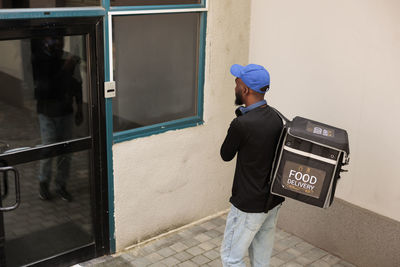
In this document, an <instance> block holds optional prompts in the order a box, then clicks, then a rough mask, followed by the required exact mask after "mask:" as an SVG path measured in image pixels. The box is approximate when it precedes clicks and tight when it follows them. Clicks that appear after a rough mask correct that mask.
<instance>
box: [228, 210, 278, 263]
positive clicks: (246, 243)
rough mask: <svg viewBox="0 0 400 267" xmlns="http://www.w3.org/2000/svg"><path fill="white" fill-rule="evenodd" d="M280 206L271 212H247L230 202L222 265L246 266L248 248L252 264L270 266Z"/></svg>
mask: <svg viewBox="0 0 400 267" xmlns="http://www.w3.org/2000/svg"><path fill="white" fill-rule="evenodd" d="M280 206H281V205H278V206H277V207H275V208H273V209H272V210H270V211H269V212H268V213H247V212H243V211H241V210H239V209H237V208H236V207H235V206H233V205H232V206H231V210H230V212H229V214H228V218H227V220H226V227H225V233H224V240H223V241H222V245H221V259H222V264H223V266H246V264H245V262H244V258H245V256H246V252H247V251H248V252H249V257H250V262H251V266H257V267H258V266H269V262H270V258H271V254H272V248H273V245H274V234H275V227H276V221H277V219H278V216H277V215H278V211H279V208H280Z"/></svg>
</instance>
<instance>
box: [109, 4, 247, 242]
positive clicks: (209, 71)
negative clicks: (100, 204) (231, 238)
mask: <svg viewBox="0 0 400 267" xmlns="http://www.w3.org/2000/svg"><path fill="white" fill-rule="evenodd" d="M238 18H240V20H239V19H238ZM249 21H250V5H249V2H248V0H240V1H238V0H235V1H231V0H223V1H222V0H218V1H209V12H208V18H207V41H206V42H207V44H206V70H205V86H204V121H205V122H204V125H201V126H197V127H192V128H187V129H182V130H177V131H170V132H167V133H163V134H159V135H153V136H150V137H145V138H139V139H135V140H132V141H129V142H123V143H119V144H116V145H114V146H113V156H114V159H113V162H114V185H115V203H114V204H115V229H116V233H115V234H116V242H117V250H121V249H123V248H124V247H126V246H129V245H132V244H134V243H135V242H138V241H140V240H143V239H146V238H148V237H150V236H154V235H157V234H158V233H161V232H164V231H165V230H167V229H170V228H176V227H178V226H181V225H184V224H187V223H190V222H192V221H195V220H197V219H200V218H203V217H205V216H207V215H210V214H214V213H216V212H218V211H221V210H223V209H226V208H227V207H228V206H229V204H228V198H229V194H230V190H231V185H232V178H233V166H234V162H231V163H224V162H222V160H221V159H220V156H219V148H220V145H221V143H222V140H223V138H224V137H225V134H226V130H227V128H228V126H229V123H230V121H231V120H232V119H233V116H234V113H233V112H234V109H235V107H234V105H233V102H234V80H233V78H232V77H231V75H230V74H229V67H230V65H231V64H233V63H241V64H244V63H246V62H247V61H248V51H249V41H248V39H249Z"/></svg>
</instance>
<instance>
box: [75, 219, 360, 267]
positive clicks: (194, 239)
mask: <svg viewBox="0 0 400 267" xmlns="http://www.w3.org/2000/svg"><path fill="white" fill-rule="evenodd" d="M225 220H226V215H222V216H219V217H216V218H214V219H211V220H209V221H207V222H203V223H201V224H198V225H194V226H191V227H188V228H186V229H183V230H181V231H178V232H176V233H173V234H170V235H168V236H166V237H162V238H159V239H157V240H154V241H151V242H148V243H146V244H144V245H141V246H138V247H135V248H132V249H129V250H126V251H123V252H121V253H118V254H115V255H112V256H104V257H100V258H97V259H94V260H91V261H88V262H84V263H81V264H79V265H76V267H78V266H84V267H89V266H96V267H106V266H107V267H108V266H118V267H126V266H180V267H190V266H222V264H221V260H220V254H219V250H220V245H221V241H222V237H223V232H224V228H225ZM272 255H273V256H272V259H271V266H272V267H275V266H282V267H298V266H311V267H330V266H334V267H351V266H353V267H354V265H352V264H350V263H348V262H346V261H344V260H342V259H340V258H338V257H336V256H334V255H331V254H329V253H328V252H327V251H324V250H321V249H319V248H317V247H314V246H312V245H311V244H309V243H307V242H305V241H304V240H302V239H300V238H298V237H296V236H294V235H291V234H289V233H287V232H285V231H283V230H281V229H277V232H276V235H275V245H274V249H273V254H272ZM246 261H247V266H250V263H249V259H248V258H247V259H246Z"/></svg>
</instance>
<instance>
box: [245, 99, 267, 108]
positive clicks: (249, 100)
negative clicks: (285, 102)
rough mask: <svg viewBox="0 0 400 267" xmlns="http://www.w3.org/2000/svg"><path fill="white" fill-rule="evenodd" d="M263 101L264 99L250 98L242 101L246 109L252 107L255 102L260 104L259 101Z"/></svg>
mask: <svg viewBox="0 0 400 267" xmlns="http://www.w3.org/2000/svg"><path fill="white" fill-rule="evenodd" d="M263 100H264V98H262V99H261V98H251V99H246V101H244V105H245V106H246V107H248V106H251V105H253V104H255V103H257V102H260V101H263Z"/></svg>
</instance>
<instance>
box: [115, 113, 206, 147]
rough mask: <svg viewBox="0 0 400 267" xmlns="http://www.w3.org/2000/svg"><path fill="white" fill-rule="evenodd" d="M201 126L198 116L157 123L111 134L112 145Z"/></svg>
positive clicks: (201, 122)
mask: <svg viewBox="0 0 400 267" xmlns="http://www.w3.org/2000/svg"><path fill="white" fill-rule="evenodd" d="M201 124H203V119H202V118H201V117H199V116H195V117H189V118H184V119H178V120H173V121H169V122H163V123H158V124H154V125H150V126H144V127H140V128H137V129H132V130H127V131H122V132H116V133H114V134H113V143H114V144H116V143H121V142H125V141H129V140H132V139H136V138H140V137H145V136H150V135H155V134H160V133H164V132H167V131H171V130H178V129H184V128H188V127H194V126H198V125H201Z"/></svg>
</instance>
